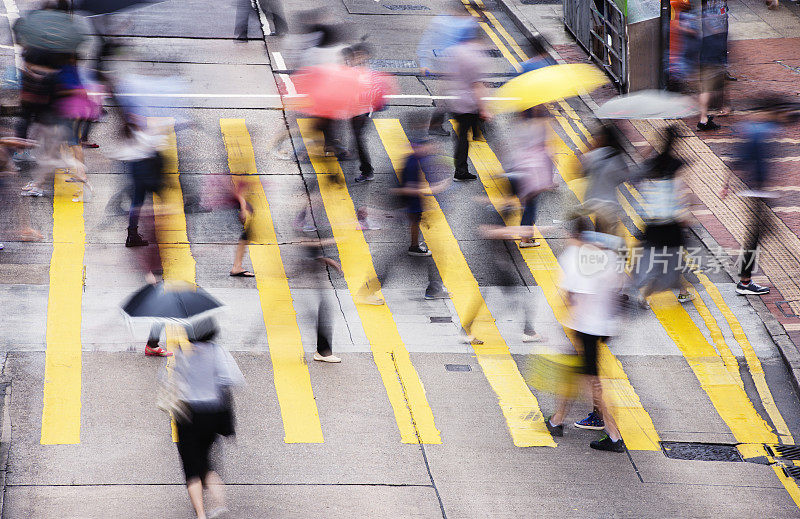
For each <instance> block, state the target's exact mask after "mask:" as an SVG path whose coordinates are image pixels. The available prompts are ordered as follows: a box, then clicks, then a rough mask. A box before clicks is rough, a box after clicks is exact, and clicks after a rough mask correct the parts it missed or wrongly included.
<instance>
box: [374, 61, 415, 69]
mask: <svg viewBox="0 0 800 519" xmlns="http://www.w3.org/2000/svg"><path fill="white" fill-rule="evenodd" d="M369 63H370V65H372V66H373V67H375V68H417V67H418V65H417V62H416V61H414V60H413V59H371V60H369Z"/></svg>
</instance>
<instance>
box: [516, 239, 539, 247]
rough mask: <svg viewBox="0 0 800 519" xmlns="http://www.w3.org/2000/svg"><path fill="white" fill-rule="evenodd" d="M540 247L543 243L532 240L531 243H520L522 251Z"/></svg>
mask: <svg viewBox="0 0 800 519" xmlns="http://www.w3.org/2000/svg"><path fill="white" fill-rule="evenodd" d="M539 245H541V243H540V242H538V241H536V240H531V241H525V240H521V241H520V242H519V248H520V249H527V248H529V247H538V246H539Z"/></svg>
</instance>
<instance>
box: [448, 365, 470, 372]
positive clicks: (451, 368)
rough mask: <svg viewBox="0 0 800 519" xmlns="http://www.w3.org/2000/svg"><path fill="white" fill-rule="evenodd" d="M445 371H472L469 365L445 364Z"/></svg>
mask: <svg viewBox="0 0 800 519" xmlns="http://www.w3.org/2000/svg"><path fill="white" fill-rule="evenodd" d="M444 369H446V370H447V371H472V367H471V366H470V365H469V364H445V365H444Z"/></svg>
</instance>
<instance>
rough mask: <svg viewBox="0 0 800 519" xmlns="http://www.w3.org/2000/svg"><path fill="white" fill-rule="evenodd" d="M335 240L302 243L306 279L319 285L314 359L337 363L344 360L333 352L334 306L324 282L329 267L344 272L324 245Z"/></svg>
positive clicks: (340, 272)
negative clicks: (326, 251)
mask: <svg viewBox="0 0 800 519" xmlns="http://www.w3.org/2000/svg"><path fill="white" fill-rule="evenodd" d="M335 244H336V242H335V240H308V239H306V240H304V241H302V242H301V243H300V245H301V246H302V247H303V248H304V255H303V258H304V264H303V271H304V272H303V276H304V277H305V278H306V281H308V282H310V283H312V284H313V285H314V286H316V287H317V292H318V294H317V296H318V299H317V303H316V336H317V351H316V352H315V353H314V357H313V358H314V360H316V361H318V362H327V363H331V364H336V363H339V362H341V361H342V359H340V358H339V357H337V356H336V355H334V354H333V306H332V303H331V301H330V299H329V297H328V294H327V292H328V291H327V290H325V289H324V288H323V284H326V282H327V281H328V271H327V268H328V267H330V268H332V269H334V270H335V271H336V272H338V273H339V274H342V266H341V265H340V264H339V262H338V261H336V260H334V259H333V258H329V257H328V256H326V255H325V251H324V249H323V246H324V245H335Z"/></svg>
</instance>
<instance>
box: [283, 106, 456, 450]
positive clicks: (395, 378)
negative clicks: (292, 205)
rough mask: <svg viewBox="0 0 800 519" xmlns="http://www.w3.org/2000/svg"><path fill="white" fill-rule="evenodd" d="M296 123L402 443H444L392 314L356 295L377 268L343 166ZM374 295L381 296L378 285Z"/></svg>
mask: <svg viewBox="0 0 800 519" xmlns="http://www.w3.org/2000/svg"><path fill="white" fill-rule="evenodd" d="M297 123H298V126H299V127H300V134H301V136H302V138H303V141H304V142H305V145H306V148H307V149H309V150H310V153H309V155H310V158H311V165H312V166H313V167H314V170H315V171H316V173H317V181H318V183H319V191H320V195H321V196H322V202H323V204H324V205H325V211H326V213H327V215H328V220H329V221H330V223H331V228H332V230H333V237H334V239H335V240H336V246H337V248H338V250H339V261H340V263H341V265H342V270H343V271H344V278H345V281H346V282H347V286H348V287H349V289H350V294H351V295H352V297H353V301H354V302H355V304H356V310H357V311H358V315H359V317H360V319H361V326H362V327H363V328H364V333H365V334H366V336H367V339H368V340H369V344H370V348H371V349H372V356H373V359H374V361H375V364H376V366H377V367H378V372H379V373H380V375H381V379H382V380H383V385H384V386H385V387H386V394H387V396H388V397H389V402H390V403H391V405H392V410H393V411H394V416H395V420H396V421H397V427H398V428H399V430H400V438H401V441H402V442H403V443H441V442H442V440H441V437H440V435H439V430H438V429H437V428H436V424H435V423H434V418H433V411H432V410H431V407H430V404H428V400H427V397H426V396H425V388H424V387H423V385H422V381H421V380H420V378H419V375H418V374H417V371H416V369H414V366H413V365H412V364H411V359H410V357H409V354H408V350H406V348H405V346H404V345H403V342H402V340H401V338H400V333H399V332H398V330H397V324H396V323H395V321H394V318H393V317H392V313H391V312H390V311H389V308H388V307H387V306H386V305H380V306H376V305H368V304H362V303H360V302H359V299H358V297H357V293H358V292H359V290H360V289H361V287H362V285H363V284H364V282H365V281H367V280H368V279H374V278H375V267H374V265H373V263H372V257H371V256H370V251H369V246H368V245H367V241H366V240H365V239H364V234H363V233H362V232H361V231H359V230H358V229H356V224H357V222H358V219H357V218H356V211H355V208H354V207H353V201H352V200H351V199H350V194H349V193H348V191H347V186H346V184H345V180H344V174H343V173H342V168H341V167H340V166H339V163H338V162H337V161H336V160H333V159H324V158H319V157H318V156H315V155H314V150H313V145H312V143H314V139H313V137H314V136H315V135H316V134H315V131H314V129H313V125H312V122H311V121H310V120H308V119H298V120H297ZM376 295H377V296H378V297H382V296H381V292H380V287H378V290H377V292H376Z"/></svg>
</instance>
